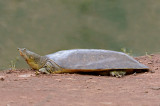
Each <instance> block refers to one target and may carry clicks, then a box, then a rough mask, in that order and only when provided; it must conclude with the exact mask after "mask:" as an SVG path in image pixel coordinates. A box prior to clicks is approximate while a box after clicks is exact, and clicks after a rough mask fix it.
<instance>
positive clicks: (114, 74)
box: [110, 71, 126, 78]
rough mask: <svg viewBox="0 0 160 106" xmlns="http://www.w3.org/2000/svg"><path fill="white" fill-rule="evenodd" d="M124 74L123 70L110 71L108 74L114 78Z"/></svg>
mask: <svg viewBox="0 0 160 106" xmlns="http://www.w3.org/2000/svg"><path fill="white" fill-rule="evenodd" d="M125 74H126V72H125V71H111V72H110V75H111V76H113V77H116V78H122V77H123V76H124V75H125Z"/></svg>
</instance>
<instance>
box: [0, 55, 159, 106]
mask: <svg viewBox="0 0 160 106" xmlns="http://www.w3.org/2000/svg"><path fill="white" fill-rule="evenodd" d="M136 59H137V60H138V61H139V62H141V63H143V64H145V65H147V66H148V67H150V69H151V70H152V72H145V73H140V74H132V75H127V76H125V77H123V78H115V77H110V76H94V75H80V74H55V75H35V73H34V71H31V70H16V71H3V72H0V98H1V99H0V101H1V102H0V106H160V55H159V54H155V55H147V56H142V57H138V58H136Z"/></svg>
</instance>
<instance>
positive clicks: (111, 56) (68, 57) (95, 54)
mask: <svg viewBox="0 0 160 106" xmlns="http://www.w3.org/2000/svg"><path fill="white" fill-rule="evenodd" d="M18 51H19V53H20V55H21V56H22V57H23V58H24V59H25V60H26V62H27V63H28V65H29V66H30V67H31V68H32V69H34V70H38V71H39V72H42V73H46V74H51V73H53V74H61V73H96V74H99V75H111V76H116V77H122V76H124V75H126V74H131V73H134V72H145V71H148V70H149V68H148V67H147V66H145V65H144V64H141V63H139V62H138V61H137V60H135V59H134V58H133V57H131V56H129V55H127V54H125V53H122V52H118V51H112V50H103V49H71V50H62V51H58V52H55V53H52V54H48V55H45V56H40V55H39V54H36V53H34V52H31V51H29V50H28V49H26V48H18Z"/></svg>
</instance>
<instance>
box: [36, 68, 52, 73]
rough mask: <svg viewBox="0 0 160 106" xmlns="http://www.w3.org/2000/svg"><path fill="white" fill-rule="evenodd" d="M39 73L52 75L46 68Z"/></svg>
mask: <svg viewBox="0 0 160 106" xmlns="http://www.w3.org/2000/svg"><path fill="white" fill-rule="evenodd" d="M39 71H40V72H42V73H44V74H50V73H49V72H48V71H47V70H46V68H41V69H39Z"/></svg>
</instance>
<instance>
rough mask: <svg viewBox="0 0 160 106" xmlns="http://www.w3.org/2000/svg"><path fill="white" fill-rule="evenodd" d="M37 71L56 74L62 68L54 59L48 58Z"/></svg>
mask: <svg viewBox="0 0 160 106" xmlns="http://www.w3.org/2000/svg"><path fill="white" fill-rule="evenodd" d="M39 71H40V72H42V73H45V74H51V73H52V74H58V73H60V72H61V71H62V68H61V67H60V66H58V65H57V64H56V63H55V62H54V61H52V60H48V61H47V62H46V64H45V65H44V66H43V67H42V68H41V69H39Z"/></svg>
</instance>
